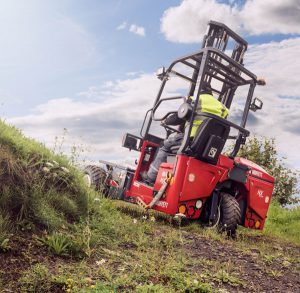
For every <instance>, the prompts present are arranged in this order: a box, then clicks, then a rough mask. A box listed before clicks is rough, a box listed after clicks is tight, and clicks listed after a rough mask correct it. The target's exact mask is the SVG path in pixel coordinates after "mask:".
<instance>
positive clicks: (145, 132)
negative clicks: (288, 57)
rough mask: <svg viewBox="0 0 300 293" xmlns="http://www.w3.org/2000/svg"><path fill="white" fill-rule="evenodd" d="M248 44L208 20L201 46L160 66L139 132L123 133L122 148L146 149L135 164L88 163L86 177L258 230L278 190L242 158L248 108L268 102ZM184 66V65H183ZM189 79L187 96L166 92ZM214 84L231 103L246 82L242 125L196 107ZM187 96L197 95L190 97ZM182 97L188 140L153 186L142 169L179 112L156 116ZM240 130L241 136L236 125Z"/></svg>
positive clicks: (170, 209) (156, 205) (203, 217)
mask: <svg viewBox="0 0 300 293" xmlns="http://www.w3.org/2000/svg"><path fill="white" fill-rule="evenodd" d="M246 50H247V42H246V41H245V40H243V39H242V38H241V37H240V36H238V35H237V34H236V33H235V32H233V31H232V30H230V29H229V28H228V27H227V26H225V25H224V24H221V23H218V22H214V21H210V22H209V23H208V30H207V34H206V35H205V36H204V40H203V45H202V49H201V50H200V51H198V52H196V53H193V54H190V55H187V56H184V57H182V58H179V59H177V60H175V61H174V62H173V63H172V64H171V65H170V66H169V67H168V68H167V69H165V68H162V69H160V70H159V72H158V78H159V79H161V81H162V82H161V86H160V89H159V91H158V94H157V97H156V99H155V102H154V105H153V107H152V108H151V109H149V110H148V111H147V112H146V115H145V119H144V122H143V125H142V128H141V132H140V136H136V135H132V134H125V136H124V138H123V143H122V145H123V147H125V148H128V149H130V150H135V151H138V152H140V157H139V160H138V162H137V166H136V169H135V170H134V169H131V168H125V167H121V166H117V165H115V164H111V163H108V162H104V161H102V162H104V163H105V164H106V165H107V170H106V171H104V170H103V169H102V168H100V167H98V166H91V165H90V166H87V168H86V176H89V180H90V182H91V183H93V184H94V185H95V187H97V188H98V189H99V187H100V185H101V186H102V187H103V186H104V189H105V192H104V193H105V194H106V195H108V196H110V197H112V198H115V199H121V200H125V201H129V202H132V203H138V204H139V205H141V206H143V207H144V208H146V209H147V208H151V209H154V210H156V211H159V212H163V213H166V214H169V215H173V216H180V217H182V218H185V219H191V220H196V219H200V221H201V222H202V223H204V224H206V225H208V226H217V227H218V228H219V229H220V230H221V231H226V232H227V233H228V234H230V235H234V234H235V231H236V228H237V225H243V226H245V227H249V228H253V229H260V230H262V229H263V227H264V223H265V219H266V216H267V212H268V208H269V205H270V201H271V197H272V192H273V188H274V178H273V177H272V176H270V175H269V174H268V173H267V172H266V171H265V170H264V169H262V168H261V167H260V166H258V165H256V164H255V163H253V162H251V161H249V160H246V159H244V158H240V157H237V154H238V151H239V149H240V147H241V145H243V144H244V143H245V141H246V138H247V137H248V136H249V131H248V130H247V129H245V126H246V122H247V118H248V114H249V110H253V111H256V110H259V109H261V108H262V102H261V101H260V100H259V99H257V98H254V99H253V93H254V89H255V86H256V85H265V82H264V80H261V79H257V77H256V76H255V75H254V74H253V73H252V72H250V71H249V70H247V69H246V68H245V67H244V65H243V58H244V54H245V52H246ZM178 68H179V69H180V71H179V70H178ZM174 75H175V76H177V77H180V78H182V79H183V80H184V81H186V82H187V83H188V84H189V88H188V91H187V93H186V94H185V95H179V96H173V97H163V95H162V94H163V91H164V88H165V85H166V83H167V82H168V81H169V79H170V78H171V77H172V76H174ZM204 84H209V85H210V87H211V90H212V92H213V95H214V97H215V98H217V99H218V100H219V101H220V102H221V103H222V104H223V105H225V106H226V107H227V108H228V109H230V107H231V105H232V101H233V99H234V94H235V92H236V90H237V89H238V88H240V87H242V86H248V91H247V93H246V100H245V105H244V109H243V113H242V117H241V119H240V120H241V121H240V123H239V125H238V124H236V123H234V122H231V121H229V120H227V119H223V118H221V117H219V116H216V115H213V114H211V113H206V112H202V113H197V111H196V109H197V104H198V102H199V97H200V92H201V90H202V89H203V86H204ZM189 97H194V102H193V103H191V102H190V101H191V99H189ZM173 100H174V101H175V100H177V101H179V100H182V102H183V103H182V105H181V106H180V108H179V110H178V117H179V118H181V119H184V120H186V127H185V130H184V138H183V141H182V143H181V145H180V146H179V147H173V148H172V152H171V153H170V154H169V155H168V160H167V162H165V163H162V164H161V165H160V168H159V171H158V175H157V178H156V181H155V183H154V185H153V186H152V185H149V184H148V183H147V182H144V181H143V179H142V177H141V173H142V172H145V171H148V169H149V167H150V164H151V162H152V161H153V159H154V157H155V154H156V152H157V150H158V148H159V147H160V145H161V144H162V143H163V140H164V139H165V138H166V137H168V136H169V135H172V134H173V133H176V132H178V130H177V129H176V128H174V127H172V126H170V125H166V124H165V123H164V121H165V119H166V118H167V117H169V116H170V115H171V114H174V111H171V112H168V113H166V114H165V115H163V116H162V117H157V116H158V115H157V112H158V109H159V108H160V107H161V105H162V103H164V102H165V101H173ZM196 117H200V118H201V120H202V121H203V122H202V123H201V125H200V126H199V127H198V130H197V133H196V135H195V137H193V138H192V137H191V136H190V133H191V129H192V126H193V123H192V122H193V121H194V119H195V118H196ZM156 121H158V122H160V123H161V126H162V127H163V128H164V129H165V130H166V137H159V136H157V135H154V134H152V133H151V130H152V124H153V122H156ZM233 130H235V132H236V133H235V135H232V134H231V133H232V131H233ZM227 140H233V141H234V143H233V150H232V151H231V153H230V155H225V154H222V151H223V148H224V146H225V143H226V141H227ZM114 168H121V169H123V176H122V178H121V179H113V178H112V173H113V172H112V170H113V169H114Z"/></svg>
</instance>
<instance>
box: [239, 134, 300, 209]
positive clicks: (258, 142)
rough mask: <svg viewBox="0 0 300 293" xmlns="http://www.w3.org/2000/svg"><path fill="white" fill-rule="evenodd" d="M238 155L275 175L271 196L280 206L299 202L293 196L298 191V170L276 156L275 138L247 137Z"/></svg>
mask: <svg viewBox="0 0 300 293" xmlns="http://www.w3.org/2000/svg"><path fill="white" fill-rule="evenodd" d="M238 156H240V157H243V158H246V159H248V160H250V161H252V162H254V163H256V164H258V165H259V166H261V167H262V168H264V169H265V170H266V171H267V172H268V173H270V174H271V175H272V176H274V177H275V180H276V181H275V189H274V192H273V198H274V199H276V200H277V201H278V202H279V203H280V204H281V205H282V206H285V205H287V204H295V203H297V202H299V199H297V198H296V197H295V195H296V194H297V193H298V192H299V189H298V188H297V183H298V179H297V177H298V176H299V171H294V170H292V169H289V168H288V167H286V165H285V164H284V161H283V158H282V159H281V158H280V157H279V156H278V153H277V150H276V144H275V139H268V138H262V139H258V138H257V137H252V138H249V139H248V140H247V142H246V144H245V145H244V146H242V148H241V149H240V151H239V153H238Z"/></svg>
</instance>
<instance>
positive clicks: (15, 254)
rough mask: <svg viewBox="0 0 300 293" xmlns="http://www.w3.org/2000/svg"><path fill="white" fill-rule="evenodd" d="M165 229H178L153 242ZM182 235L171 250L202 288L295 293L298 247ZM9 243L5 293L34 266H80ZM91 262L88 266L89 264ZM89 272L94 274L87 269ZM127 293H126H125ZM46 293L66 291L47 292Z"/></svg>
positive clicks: (0, 276)
mask: <svg viewBox="0 0 300 293" xmlns="http://www.w3.org/2000/svg"><path fill="white" fill-rule="evenodd" d="M170 229H176V230H177V229H178V228H171V227H169V226H165V225H158V227H157V229H156V230H155V232H154V235H153V237H159V238H160V239H163V237H164V235H166V234H165V233H166V231H170ZM177 231H178V230H177ZM181 235H182V238H183V239H184V244H183V242H182V241H181V242H180V241H178V242H176V247H175V250H176V251H178V253H181V254H182V255H184V256H185V257H186V258H187V259H189V260H190V261H189V265H188V266H187V267H186V268H185V271H186V272H187V273H189V274H190V273H192V272H193V273H197V274H198V275H199V276H201V281H202V282H205V283H210V284H211V285H212V287H213V288H214V290H215V291H214V292H223V293H224V292H293V293H296V292H300V258H299V257H300V247H299V246H295V245H292V244H286V245H283V244H282V243H279V242H277V241H276V240H274V239H268V238H266V237H262V236H244V237H248V238H247V239H244V240H243V241H241V240H239V241H233V240H224V241H220V240H218V239H212V237H208V236H203V235H200V234H197V233H194V232H188V231H186V230H185V228H183V229H182V230H181ZM12 240H13V241H12V243H14V245H12V247H11V250H10V251H9V252H6V253H0V263H1V269H0V280H2V284H10V286H9V287H8V288H7V290H5V291H4V292H16V291H15V290H17V291H18V288H20V287H19V286H20V285H21V284H20V283H19V282H18V279H19V278H20V276H21V274H22V272H24V271H26V270H28V269H29V268H30V266H31V265H33V264H36V263H43V264H46V265H47V266H48V267H50V268H51V271H52V272H57V269H58V268H59V267H60V266H61V265H66V264H68V265H70V266H71V267H72V266H73V267H76V266H78V264H79V263H80V261H76V259H66V258H61V257H54V256H53V255H51V254H49V252H48V250H47V249H45V248H43V247H40V246H39V245H37V243H36V241H35V240H34V239H32V238H31V236H29V235H27V236H25V235H24V238H14V239H12ZM135 250H137V247H136V245H130V243H129V244H128V245H127V246H126V248H125V247H122V251H123V253H124V254H127V253H130V251H131V252H132V253H134V252H135ZM93 262H94V260H91V261H90V262H89V263H90V264H92V263H93ZM90 268H91V269H92V270H94V269H95V268H94V267H92V265H91V267H90ZM116 269H117V268H116ZM95 278H97V276H96V275H95ZM18 283H19V284H18ZM127 289H128V288H127ZM53 290H54V291H53ZM128 290H129V289H128ZM128 290H127V291H126V290H125V291H126V292H130V291H128ZM131 290H132V289H131ZM49 292H50V291H49ZM51 292H65V290H63V289H62V287H57V288H56V289H54V288H53V287H52V289H51ZM120 292H121V291H120ZM123 292H124V291H123ZM195 292H196V291H195Z"/></svg>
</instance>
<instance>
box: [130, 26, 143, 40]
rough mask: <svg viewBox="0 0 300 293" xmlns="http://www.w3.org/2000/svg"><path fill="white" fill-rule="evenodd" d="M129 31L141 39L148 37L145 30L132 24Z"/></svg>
mask: <svg viewBox="0 0 300 293" xmlns="http://www.w3.org/2000/svg"><path fill="white" fill-rule="evenodd" d="M129 31H130V32H132V33H134V34H136V35H139V36H141V37H145V35H146V32H145V28H144V27H142V26H138V25H136V24H132V25H131V26H130V28H129Z"/></svg>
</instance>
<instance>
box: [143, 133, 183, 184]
mask: <svg viewBox="0 0 300 293" xmlns="http://www.w3.org/2000/svg"><path fill="white" fill-rule="evenodd" d="M183 136H184V134H183V133H176V134H175V135H173V136H169V137H168V138H167V139H165V140H164V142H163V146H161V147H160V148H159V149H158V152H157V153H156V155H155V158H154V160H153V162H152V163H151V165H150V168H149V170H148V172H147V177H148V180H149V181H151V182H154V181H155V179H156V176H157V173H158V169H159V166H160V165H161V163H164V162H167V156H168V154H170V153H171V147H173V146H178V145H181V142H182V139H183Z"/></svg>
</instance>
